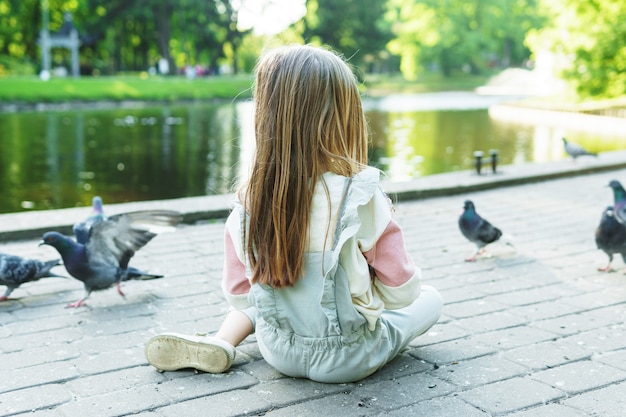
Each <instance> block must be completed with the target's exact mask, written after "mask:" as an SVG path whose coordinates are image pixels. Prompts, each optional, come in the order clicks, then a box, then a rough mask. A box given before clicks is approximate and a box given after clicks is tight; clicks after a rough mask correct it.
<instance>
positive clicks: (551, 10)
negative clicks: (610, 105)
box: [527, 0, 626, 99]
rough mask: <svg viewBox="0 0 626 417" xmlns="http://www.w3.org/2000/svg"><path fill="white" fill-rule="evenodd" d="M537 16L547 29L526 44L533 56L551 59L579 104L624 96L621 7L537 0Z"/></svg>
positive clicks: (610, 2) (625, 26)
mask: <svg viewBox="0 0 626 417" xmlns="http://www.w3.org/2000/svg"><path fill="white" fill-rule="evenodd" d="M541 12H542V13H544V14H546V15H547V16H548V18H549V22H550V24H548V25H546V26H545V27H544V28H541V29H540V30H536V31H532V32H531V33H530V34H529V36H528V40H527V42H528V44H529V46H530V47H531V48H532V49H533V52H534V54H535V55H536V56H538V57H540V56H542V54H543V56H545V54H546V53H548V52H549V53H551V54H552V59H553V61H554V62H555V63H556V71H557V72H558V73H560V75H562V76H563V77H564V78H565V79H566V80H568V81H569V82H570V84H571V85H573V87H574V88H575V90H576V92H577V93H578V96H579V99H585V98H589V97H595V98H603V97H604V98H611V97H619V96H622V95H625V94H626V46H625V45H626V19H625V18H624V17H625V16H626V2H624V1H623V0H543V1H542V3H541Z"/></svg>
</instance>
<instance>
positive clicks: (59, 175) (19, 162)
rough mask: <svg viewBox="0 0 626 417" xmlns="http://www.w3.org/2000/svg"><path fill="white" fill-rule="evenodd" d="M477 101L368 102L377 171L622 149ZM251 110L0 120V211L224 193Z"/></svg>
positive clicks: (246, 157)
mask: <svg viewBox="0 0 626 417" xmlns="http://www.w3.org/2000/svg"><path fill="white" fill-rule="evenodd" d="M502 99H503V98H501V97H483V96H478V95H476V94H473V93H437V94H422V95H416V96H390V97H385V98H382V99H369V100H365V101H364V106H365V109H366V113H367V117H368V119H369V123H370V127H371V130H372V147H371V148H370V159H371V161H370V163H371V164H372V165H375V166H377V167H379V168H380V169H382V170H383V171H384V172H385V173H386V174H387V179H388V180H391V181H405V180H408V179H412V178H416V177H420V176H425V175H433V174H438V173H444V172H450V171H458V170H466V169H472V167H473V161H474V158H473V152H474V151H483V152H485V154H488V151H489V150H490V149H497V150H498V153H499V160H500V164H516V163H524V162H542V161H551V160H558V159H563V158H565V157H566V156H565V155H564V153H563V146H562V143H561V137H562V136H566V137H568V138H569V139H570V140H572V141H574V142H577V143H579V144H581V145H582V146H585V147H586V148H588V149H590V150H593V151H598V152H601V151H610V150H618V149H626V133H625V132H614V133H611V132H609V133H599V132H593V131H589V130H572V129H568V128H564V127H558V126H551V125H550V123H549V122H547V123H546V124H542V125H530V124H523V123H518V122H513V123H511V122H503V121H499V120H495V119H493V118H491V117H490V116H489V112H488V110H487V109H488V107H489V106H490V105H492V104H495V103H497V102H498V101H500V100H502ZM252 143H253V134H252V104H251V103H250V102H235V103H222V104H215V103H213V104H206V103H205V104H184V105H183V104H181V105H171V106H161V107H143V106H137V107H126V108H109V109H83V110H67V111H61V110H57V111H32V112H17V113H0V189H1V190H2V199H0V213H9V212H18V211H26V210H46V209H56V208H65V207H75V206H88V205H90V204H91V198H92V197H93V196H94V195H100V196H101V197H102V198H103V200H104V202H105V204H107V203H109V204H112V203H121V202H129V201H145V200H160V199H170V198H179V197H190V196H202V195H212V194H222V193H228V192H230V191H231V190H232V187H233V185H234V184H235V182H236V178H237V177H238V176H240V175H242V174H243V173H245V172H247V166H248V163H249V161H250V160H251V157H252Z"/></svg>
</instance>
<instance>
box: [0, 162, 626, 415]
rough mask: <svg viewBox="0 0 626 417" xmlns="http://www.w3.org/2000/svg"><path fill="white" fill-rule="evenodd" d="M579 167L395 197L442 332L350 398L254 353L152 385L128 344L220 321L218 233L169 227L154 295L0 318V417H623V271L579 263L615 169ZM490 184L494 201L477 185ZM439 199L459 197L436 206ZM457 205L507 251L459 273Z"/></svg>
mask: <svg viewBox="0 0 626 417" xmlns="http://www.w3.org/2000/svg"><path fill="white" fill-rule="evenodd" d="M618 155H619V153H618ZM623 156H624V155H623V153H622V154H621V157H622V158H623ZM603 157H604V156H603V155H601V158H598V159H599V160H602V159H604V158H603ZM608 159H610V158H608ZM608 159H607V160H608ZM621 161H622V163H624V162H626V158H623V159H622V160H621ZM593 164H598V162H597V161H595V160H593V159H588V160H580V161H579V162H578V163H577V164H576V165H574V164H572V163H571V162H570V161H564V162H563V164H557V165H559V166H560V167H567V170H568V171H571V170H581V171H580V173H582V172H584V173H585V174H584V175H578V176H571V177H566V178H557V179H551V180H549V181H540V182H531V183H526V184H521V185H515V184H517V182H523V181H521V180H520V178H521V174H520V172H518V171H517V168H514V167H508V168H503V172H502V173H501V174H498V175H483V176H480V177H479V176H477V175H475V174H472V173H468V172H462V173H456V174H454V175H452V176H450V175H447V176H442V177H439V176H436V177H437V178H429V179H428V180H427V181H428V184H429V187H430V188H431V190H432V195H433V196H428V195H425V196H424V195H422V197H425V198H421V199H417V200H411V199H410V198H408V197H410V194H403V192H408V190H404V191H402V190H399V195H400V196H401V197H402V196H407V198H404V199H401V200H400V201H399V202H398V203H397V212H396V218H397V220H398V221H399V223H400V224H401V225H402V226H403V227H404V230H405V237H406V240H407V244H408V247H409V250H410V252H411V253H412V254H413V256H414V258H415V260H416V262H417V263H418V264H419V265H420V266H421V267H422V269H423V280H424V283H426V284H430V285H433V286H435V287H437V288H438V289H439V290H440V291H441V293H442V295H443V297H444V299H445V303H446V304H445V307H444V314H443V317H442V319H441V321H440V322H439V323H438V324H437V325H435V327H433V329H432V330H431V331H430V332H429V333H428V334H426V335H424V336H422V337H419V338H417V339H416V340H414V341H413V343H412V344H411V346H410V349H408V350H407V351H406V352H404V353H403V354H401V355H400V356H399V357H398V358H397V359H396V360H394V361H392V362H391V363H389V364H388V365H387V366H385V367H384V368H383V369H382V370H381V371H379V372H378V373H376V374H375V375H373V376H371V377H369V378H367V379H365V380H363V381H360V382H358V383H352V384H339V385H330V384H320V383H315V382H311V381H308V380H296V379H292V378H286V377H285V376H283V375H281V374H279V373H278V372H276V371H275V370H273V369H272V368H271V367H270V366H268V365H267V364H266V363H265V361H263V359H262V358H261V356H260V354H259V351H258V348H257V344H256V343H255V340H254V337H251V338H249V339H248V340H246V342H245V343H244V344H243V345H242V346H240V347H239V348H238V350H237V359H236V363H235V365H234V366H233V368H232V369H231V371H230V372H228V373H226V374H223V375H210V374H195V373H194V372H193V371H179V372H167V373H163V374H161V373H157V372H156V371H155V370H154V369H153V368H151V367H150V366H149V365H148V364H147V363H146V360H145V358H144V355H143V346H144V342H145V341H146V340H147V339H148V338H150V337H151V336H152V335H154V334H157V333H159V332H164V331H178V332H188V333H193V332H196V331H209V332H213V331H215V330H216V329H217V327H218V325H219V323H220V320H221V318H222V316H223V315H224V313H225V311H226V309H227V305H226V303H225V301H224V298H223V296H222V294H221V289H220V279H221V273H222V232H223V220H220V219H219V218H216V219H213V220H206V221H201V222H199V223H195V224H193V225H189V224H186V225H183V226H181V227H180V230H179V231H177V232H175V233H170V234H164V235H161V236H158V237H157V238H155V239H154V240H153V241H152V242H150V243H149V244H148V245H147V246H146V247H145V248H144V249H142V250H141V251H139V252H138V253H137V255H136V256H135V258H134V259H133V262H132V264H133V265H134V266H137V267H140V268H147V269H149V270H151V271H153V272H157V273H162V274H164V275H165V276H166V277H165V278H164V279H161V280H154V281H147V282H131V283H127V284H125V286H124V289H125V292H126V294H127V297H126V300H123V299H122V298H120V297H119V296H118V295H117V293H116V292H115V290H113V289H111V290H107V291H104V292H100V293H94V294H93V295H92V297H91V298H90V299H89V300H88V303H87V307H84V308H79V309H65V308H64V306H65V304H66V303H68V302H71V301H75V300H76V299H77V298H78V297H80V295H81V294H82V285H81V284H80V283H79V282H78V281H76V280H74V279H61V278H52V279H46V280H43V281H40V282H37V283H31V284H26V285H24V286H22V287H21V288H19V289H17V290H16V291H15V292H14V293H13V295H14V297H16V298H17V299H16V300H14V301H8V302H5V303H1V304H0V352H1V353H2V355H1V358H2V360H1V361H0V375H1V376H2V377H1V378H0V415H33V414H36V415H40V416H50V417H61V416H79V415H90V416H121V415H145V416H155V417H165V416H187V415H199V416H249V415H252V416H255V415H267V416H272V417H277V416H289V417H291V416H430V417H439V416H440V417H449V416H463V417H479V416H515V417H545V416H552V417H580V416H603V417H610V416H615V417H617V416H620V417H621V416H623V415H625V412H626V396H625V395H624V393H626V325H625V324H624V322H625V319H626V275H624V273H623V272H622V271H623V270H624V268H625V267H626V266H625V265H624V264H623V262H622V260H621V259H616V260H615V261H614V266H615V267H616V268H617V269H619V272H613V273H601V272H598V271H597V268H598V267H599V266H603V265H605V264H606V261H607V258H606V256H605V255H604V253H602V252H601V251H599V250H597V249H596V247H595V242H594V230H595V227H596V226H597V224H598V222H599V220H600V215H601V212H602V210H603V209H604V208H605V207H606V206H607V205H609V204H610V203H612V194H611V191H610V189H609V188H608V187H607V186H606V185H607V184H608V182H609V180H611V179H613V178H616V179H619V180H621V181H622V182H624V183H626V168H624V167H621V168H619V167H617V166H613V167H608V168H611V169H612V170H610V171H602V169H603V168H602V167H596V168H594V169H593V170H594V171H596V172H595V173H591V172H587V171H588V170H587V169H586V168H585V167H587V168H589V167H590V166H592V165H593ZM605 168H607V167H605ZM525 169H528V170H529V171H532V169H531V168H525ZM545 169H546V167H545V166H541V167H540V166H535V167H534V170H535V171H541V170H545ZM522 171H523V170H522ZM563 172H564V171H563ZM563 175H564V174H563ZM557 176H560V175H556V174H554V175H553V174H551V175H548V176H544V177H542V178H543V179H545V178H546V177H551V178H554V177H557ZM451 178H456V180H452V179H451ZM516 178H517V180H516V181H514V180H515V179H516ZM542 178H540V176H537V177H535V178H534V179H542ZM532 179H533V178H530V177H529V178H527V179H526V181H529V180H532ZM495 180H498V181H500V182H501V183H502V182H506V184H507V185H508V186H506V187H497V188H490V187H495V186H496V185H498V184H496V183H493V184H491V185H490V186H489V187H487V186H485V185H484V184H483V183H486V182H489V181H495ZM437 181H440V190H444V192H437V190H438V188H437ZM507 181H511V182H507ZM448 182H449V183H450V184H457V185H458V184H463V183H465V182H469V183H471V184H469V185H467V186H465V188H464V187H458V186H457V187H452V186H450V187H452V188H449V189H447V188H446V187H447V186H448V185H446V184H448ZM423 184H425V183H422V185H423ZM472 184H473V185H472ZM480 184H483V185H480ZM470 185H471V186H470ZM424 187H425V186H424ZM399 188H402V187H399ZM481 188H490V189H484V190H481ZM446 189H447V190H448V191H445V190H446ZM438 194H446V195H440V196H437V195H438ZM465 199H471V200H473V201H474V203H475V204H476V207H477V210H478V212H479V213H480V214H482V215H483V216H484V217H486V218H487V219H489V220H490V221H491V222H492V223H494V224H495V225H496V226H499V227H500V228H502V229H503V231H504V232H505V233H506V234H508V235H510V236H511V239H512V241H513V242H514V245H515V246H514V247H512V246H508V245H504V244H496V245H493V246H492V247H491V248H490V252H491V255H492V256H491V257H486V258H482V259H480V260H478V261H477V262H475V263H466V262H464V261H463V259H464V258H465V257H466V256H467V255H469V254H470V253H471V252H472V250H473V246H472V245H471V244H470V243H469V242H467V241H466V240H465V239H464V238H463V237H462V235H461V234H460V232H459V230H458V227H457V223H456V222H457V218H458V215H459V214H460V211H461V208H462V204H463V201H464V200H465ZM155 204H157V205H159V204H164V203H162V202H158V203H155ZM179 205H180V202H179ZM119 208H121V206H115V207H109V213H113V212H118V211H117V210H118V209H119ZM124 208H126V207H124ZM179 209H181V210H184V211H186V212H187V210H186V209H185V205H180V206H179ZM218 209H220V208H219V207H218ZM194 210H195V209H194ZM194 210H191V209H190V210H189V212H194ZM216 210H217V209H216ZM87 211H88V210H87V209H82V210H81V211H80V212H79V213H76V217H74V218H70V217H68V215H67V213H75V212H74V211H72V212H64V213H66V214H65V215H64V221H65V222H66V223H67V222H70V223H71V222H73V221H75V220H78V219H80V218H82V217H83V216H84V215H86V212H87ZM35 216H38V217H54V216H55V215H54V214H51V215H46V214H43V213H39V214H36V215H35ZM194 216H197V215H194ZM209 217H210V216H209ZM215 217H219V216H215ZM11 218H12V217H11V216H0V224H1V225H2V227H4V228H5V229H9V228H10V227H9V226H10V225H8V224H7V223H8V222H7V219H11ZM0 228H1V227H0ZM5 236H10V235H5ZM37 241H38V240H37V239H35V238H33V237H28V238H25V237H21V238H20V239H19V240H15V239H13V238H11V239H9V240H4V241H3V242H0V251H3V252H9V253H13V254H19V255H22V256H37V257H41V258H52V257H55V255H56V254H55V252H54V251H53V249H52V248H50V247H46V246H42V247H38V246H37ZM60 271H63V269H62V268H61V269H60Z"/></svg>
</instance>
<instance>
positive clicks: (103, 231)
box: [39, 210, 182, 307]
mask: <svg viewBox="0 0 626 417" xmlns="http://www.w3.org/2000/svg"><path fill="white" fill-rule="evenodd" d="M181 221H182V215H181V214H180V213H179V212H177V211H172V210H143V211H135V212H129V213H121V214H116V215H113V216H109V217H107V218H102V219H101V220H99V221H96V222H94V223H93V224H92V225H91V228H90V230H89V236H88V238H87V240H86V241H85V242H84V243H80V242H78V241H75V240H74V239H72V238H71V237H69V236H65V235H63V234H61V233H59V232H56V231H49V232H46V233H45V234H44V235H43V237H42V239H41V241H40V243H39V244H40V245H49V246H52V247H53V248H55V249H56V250H57V251H58V252H59V254H60V255H61V258H62V259H63V264H64V266H65V269H66V270H67V272H68V273H69V274H70V275H71V276H72V277H74V278H76V279H78V280H79V281H82V282H83V285H84V289H85V293H84V295H83V297H82V298H80V299H79V300H78V301H76V302H74V303H70V304H68V305H67V307H80V306H82V305H84V303H85V300H87V298H88V297H89V296H90V294H91V292H92V291H99V290H104V289H107V288H110V287H112V286H113V285H115V286H116V288H117V292H118V293H119V294H120V296H122V297H125V294H124V293H123V292H122V289H121V283H122V282H124V281H128V280H133V279H138V280H145V279H156V278H162V277H163V276H162V275H155V274H150V273H147V272H144V271H141V270H139V269H137V268H134V267H130V266H129V265H128V264H129V261H130V259H131V258H132V257H133V256H134V254H135V252H136V251H138V250H139V249H141V248H142V247H143V246H145V245H146V244H147V243H148V242H149V241H150V240H152V239H153V238H154V237H155V236H156V235H157V234H159V233H162V232H166V231H173V230H175V228H176V226H177V225H178V224H179V223H180V222H181Z"/></svg>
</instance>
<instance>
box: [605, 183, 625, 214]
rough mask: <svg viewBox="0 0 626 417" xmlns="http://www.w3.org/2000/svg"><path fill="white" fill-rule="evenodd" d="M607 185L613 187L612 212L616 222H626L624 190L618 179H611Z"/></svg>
mask: <svg viewBox="0 0 626 417" xmlns="http://www.w3.org/2000/svg"><path fill="white" fill-rule="evenodd" d="M609 187H611V188H612V189H613V203H614V204H613V213H614V214H615V218H616V219H617V221H618V222H620V223H622V224H626V190H624V187H623V186H622V184H621V183H620V182H619V181H618V180H611V182H609Z"/></svg>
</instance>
